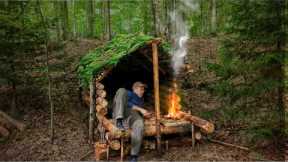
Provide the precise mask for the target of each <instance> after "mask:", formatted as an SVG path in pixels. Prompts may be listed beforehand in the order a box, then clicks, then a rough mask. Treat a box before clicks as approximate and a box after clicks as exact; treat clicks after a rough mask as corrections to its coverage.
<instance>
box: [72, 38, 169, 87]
mask: <svg viewBox="0 0 288 162" xmlns="http://www.w3.org/2000/svg"><path fill="white" fill-rule="evenodd" d="M154 39H155V38H154V37H152V36H148V35H143V34H125V35H124V34H119V35H117V36H115V37H114V38H113V39H112V40H111V41H109V42H108V43H107V44H105V45H103V46H101V47H98V48H96V49H94V50H92V51H90V52H88V53H87V54H86V55H85V56H84V57H82V58H81V60H80V62H79V65H78V68H77V72H78V77H79V79H80V82H81V86H82V87H87V86H88V83H89V81H90V80H91V79H92V78H93V76H94V75H96V74H97V73H99V72H101V71H102V70H103V69H105V68H106V67H111V66H115V65H117V63H118V62H119V61H120V60H121V58H123V57H124V56H126V55H129V54H131V53H133V52H134V51H136V50H137V49H139V48H140V47H143V46H145V45H146V44H147V43H148V42H150V41H152V40H154ZM160 48H161V50H164V51H165V53H168V51H169V49H170V45H169V44H168V43H166V42H162V43H161V45H160Z"/></svg>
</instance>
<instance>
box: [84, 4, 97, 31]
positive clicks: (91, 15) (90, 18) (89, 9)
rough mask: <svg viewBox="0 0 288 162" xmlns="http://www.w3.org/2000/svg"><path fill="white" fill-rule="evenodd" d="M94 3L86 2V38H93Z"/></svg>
mask: <svg viewBox="0 0 288 162" xmlns="http://www.w3.org/2000/svg"><path fill="white" fill-rule="evenodd" d="M93 2H94V1H93V0H88V1H87V4H86V5H87V9H86V11H87V31H88V37H93V36H94V30H95V29H94V22H95V21H94V16H95V13H94V3H93Z"/></svg>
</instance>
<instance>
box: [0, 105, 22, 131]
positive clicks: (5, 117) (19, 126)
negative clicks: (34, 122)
mask: <svg viewBox="0 0 288 162" xmlns="http://www.w3.org/2000/svg"><path fill="white" fill-rule="evenodd" d="M0 118H1V119H3V120H5V122H8V123H11V124H12V125H13V126H15V127H16V128H17V129H18V130H20V131H23V130H24V129H25V124H23V123H21V122H19V121H17V120H15V119H13V118H12V117H10V116H9V115H7V114H6V113H5V112H3V111H1V110H0Z"/></svg>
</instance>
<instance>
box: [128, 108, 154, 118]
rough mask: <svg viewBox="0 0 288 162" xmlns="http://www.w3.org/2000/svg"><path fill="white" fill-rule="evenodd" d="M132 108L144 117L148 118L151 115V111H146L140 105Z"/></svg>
mask: <svg viewBox="0 0 288 162" xmlns="http://www.w3.org/2000/svg"><path fill="white" fill-rule="evenodd" d="M132 109H133V110H136V111H139V112H140V113H141V114H142V115H143V116H144V118H150V117H151V115H152V113H150V112H149V111H147V110H145V109H143V108H141V107H138V106H133V107H132Z"/></svg>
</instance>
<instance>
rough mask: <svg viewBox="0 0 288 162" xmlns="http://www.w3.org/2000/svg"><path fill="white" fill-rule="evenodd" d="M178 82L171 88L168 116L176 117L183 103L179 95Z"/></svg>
mask: <svg viewBox="0 0 288 162" xmlns="http://www.w3.org/2000/svg"><path fill="white" fill-rule="evenodd" d="M177 91H178V90H177V84H176V83H174V84H173V88H171V90H170V94H169V96H168V102H169V109H168V115H167V116H168V117H171V118H173V117H176V115H177V112H179V111H180V109H181V105H180V101H181V98H180V97H179V96H178V95H177Z"/></svg>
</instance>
